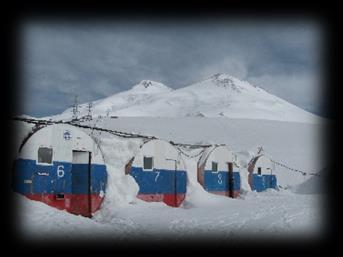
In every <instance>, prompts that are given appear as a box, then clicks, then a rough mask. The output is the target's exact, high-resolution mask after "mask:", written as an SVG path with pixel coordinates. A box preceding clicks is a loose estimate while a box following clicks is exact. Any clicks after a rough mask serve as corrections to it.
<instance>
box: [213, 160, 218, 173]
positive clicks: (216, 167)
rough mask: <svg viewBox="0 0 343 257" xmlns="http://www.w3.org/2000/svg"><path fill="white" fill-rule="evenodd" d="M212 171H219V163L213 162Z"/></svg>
mask: <svg viewBox="0 0 343 257" xmlns="http://www.w3.org/2000/svg"><path fill="white" fill-rule="evenodd" d="M212 171H214V172H217V171H218V163H217V162H212Z"/></svg>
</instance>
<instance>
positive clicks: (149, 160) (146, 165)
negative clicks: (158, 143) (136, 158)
mask: <svg viewBox="0 0 343 257" xmlns="http://www.w3.org/2000/svg"><path fill="white" fill-rule="evenodd" d="M152 166H153V157H146V156H144V158H143V169H145V170H152Z"/></svg>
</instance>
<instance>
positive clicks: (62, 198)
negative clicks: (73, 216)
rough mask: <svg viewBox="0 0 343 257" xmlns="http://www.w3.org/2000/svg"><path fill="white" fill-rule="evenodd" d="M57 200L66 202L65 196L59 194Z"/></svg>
mask: <svg viewBox="0 0 343 257" xmlns="http://www.w3.org/2000/svg"><path fill="white" fill-rule="evenodd" d="M56 200H64V194H57V195H56Z"/></svg>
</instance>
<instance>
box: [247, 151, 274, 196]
mask: <svg viewBox="0 0 343 257" xmlns="http://www.w3.org/2000/svg"><path fill="white" fill-rule="evenodd" d="M274 169H275V165H274V164H273V162H272V161H271V159H270V158H269V157H268V156H267V155H265V154H259V155H257V156H256V157H254V158H253V159H252V160H251V161H250V163H249V165H248V172H249V177H248V181H249V185H250V187H251V190H256V191H257V192H261V191H264V190H266V189H268V188H274V189H276V188H277V180H276V176H275V174H273V171H274Z"/></svg>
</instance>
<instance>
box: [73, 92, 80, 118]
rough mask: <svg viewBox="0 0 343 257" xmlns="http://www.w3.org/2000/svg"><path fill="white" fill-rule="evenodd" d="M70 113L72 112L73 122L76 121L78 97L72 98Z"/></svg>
mask: <svg viewBox="0 0 343 257" xmlns="http://www.w3.org/2000/svg"><path fill="white" fill-rule="evenodd" d="M72 112H73V120H77V116H78V114H79V103H78V95H75V96H74V103H73V105H72Z"/></svg>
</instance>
